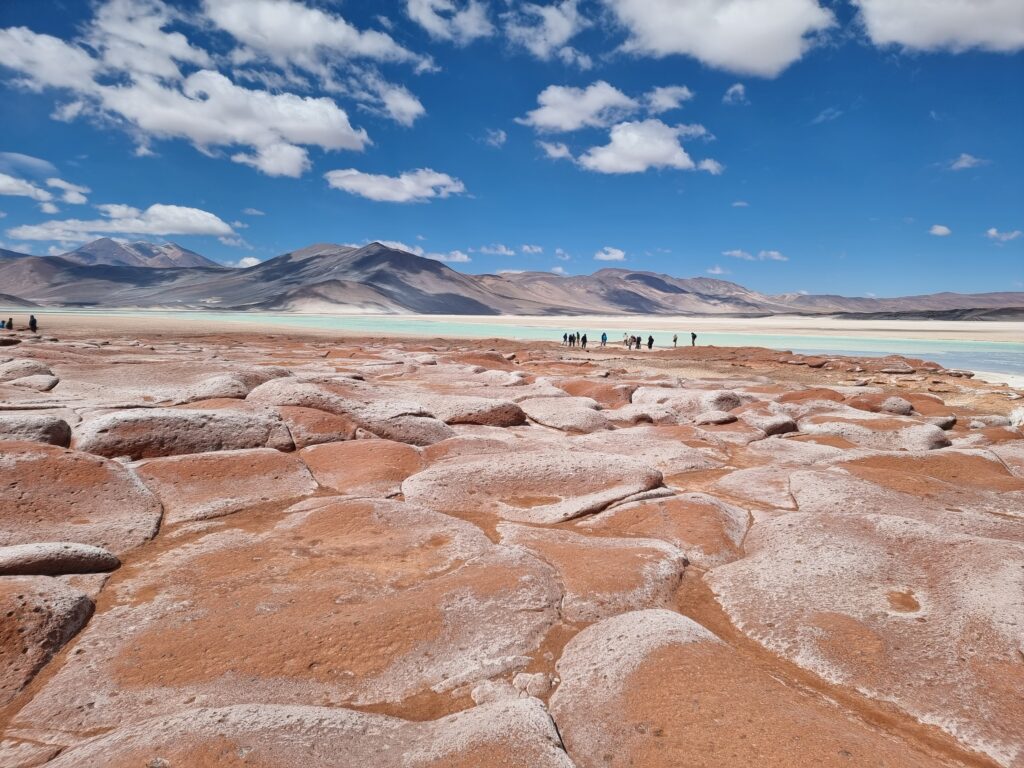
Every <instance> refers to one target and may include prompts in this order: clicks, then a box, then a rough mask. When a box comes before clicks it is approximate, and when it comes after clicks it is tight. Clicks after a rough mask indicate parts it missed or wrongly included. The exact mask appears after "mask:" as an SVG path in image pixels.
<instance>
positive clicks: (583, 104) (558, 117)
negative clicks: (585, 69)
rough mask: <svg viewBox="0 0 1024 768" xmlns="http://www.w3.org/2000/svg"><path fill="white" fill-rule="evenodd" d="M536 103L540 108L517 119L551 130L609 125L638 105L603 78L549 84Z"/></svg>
mask: <svg viewBox="0 0 1024 768" xmlns="http://www.w3.org/2000/svg"><path fill="white" fill-rule="evenodd" d="M537 103H538V104H539V105H540V106H539V107H537V109H534V110H531V111H529V112H527V113H526V116H525V117H521V118H517V119H516V121H517V122H519V123H522V124H523V125H529V126H531V127H533V128H535V129H537V130H538V131H552V132H555V131H563V132H564V131H575V130H578V129H580V128H588V127H589V128H599V127H603V126H606V125H610V124H611V123H613V122H615V121H616V120H617V119H619V118H620V117H623V116H624V115H627V114H629V113H630V112H633V111H634V110H636V108H637V107H638V103H637V102H636V100H635V99H632V98H630V97H629V96H627V95H626V94H624V93H623V92H622V91H620V90H619V89H618V88H616V87H614V86H612V85H610V84H608V83H606V82H605V81H604V80H598V81H597V82H595V83H593V84H591V85H589V86H587V87H586V88H571V87H568V86H563V85H549V86H548V87H547V88H545V89H544V90H543V91H541V92H540V94H539V95H538V96H537Z"/></svg>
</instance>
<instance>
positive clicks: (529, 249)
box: [519, 245, 544, 254]
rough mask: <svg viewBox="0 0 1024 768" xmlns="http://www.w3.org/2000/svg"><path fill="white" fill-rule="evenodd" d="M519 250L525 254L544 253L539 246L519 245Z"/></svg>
mask: <svg viewBox="0 0 1024 768" xmlns="http://www.w3.org/2000/svg"><path fill="white" fill-rule="evenodd" d="M519 250H520V251H522V252H523V253H526V254H537V253H544V248H543V247H542V246H539V245H521V246H520V247H519Z"/></svg>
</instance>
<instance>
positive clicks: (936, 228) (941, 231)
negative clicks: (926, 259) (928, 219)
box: [928, 224, 953, 237]
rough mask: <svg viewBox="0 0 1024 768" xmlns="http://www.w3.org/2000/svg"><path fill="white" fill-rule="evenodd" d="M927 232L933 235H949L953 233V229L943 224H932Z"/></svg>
mask: <svg viewBox="0 0 1024 768" xmlns="http://www.w3.org/2000/svg"><path fill="white" fill-rule="evenodd" d="M928 234H929V235H935V236H936V237H949V236H950V235H951V234H953V230H952V229H950V228H949V227H947V226H946V225H945V224H932V226H931V229H929V230H928Z"/></svg>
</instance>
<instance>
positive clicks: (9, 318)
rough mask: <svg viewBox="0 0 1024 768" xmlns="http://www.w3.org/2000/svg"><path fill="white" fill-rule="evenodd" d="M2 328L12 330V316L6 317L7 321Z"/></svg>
mask: <svg viewBox="0 0 1024 768" xmlns="http://www.w3.org/2000/svg"><path fill="white" fill-rule="evenodd" d="M4 328H6V329H7V330H8V331H13V330H14V318H13V317H8V318H7V322H6V323H5V324H4Z"/></svg>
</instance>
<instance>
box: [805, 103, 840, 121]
mask: <svg viewBox="0 0 1024 768" xmlns="http://www.w3.org/2000/svg"><path fill="white" fill-rule="evenodd" d="M842 116H843V110H841V109H839V108H838V107H826V108H825V109H823V110H821V112H819V113H818V115H817V117H815V118H814V119H813V120H811V125H820V124H821V123H831V122H832V121H833V120H838V119H839V118H840V117H842Z"/></svg>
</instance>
